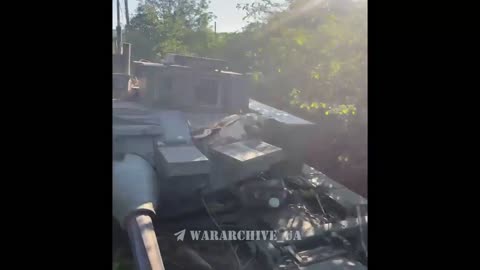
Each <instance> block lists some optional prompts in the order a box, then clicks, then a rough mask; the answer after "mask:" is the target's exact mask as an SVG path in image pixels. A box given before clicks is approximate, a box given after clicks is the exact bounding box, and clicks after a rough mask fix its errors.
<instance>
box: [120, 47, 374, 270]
mask: <svg viewBox="0 0 480 270" xmlns="http://www.w3.org/2000/svg"><path fill="white" fill-rule="evenodd" d="M119 48H120V46H119ZM122 51H123V52H117V53H116V54H115V55H114V58H113V61H114V66H116V68H114V73H113V90H112V95H113V101H112V125H113V126H112V135H113V137H112V143H113V159H112V164H113V183H112V186H113V213H112V214H113V217H114V226H119V228H121V230H120V232H119V233H118V235H116V236H114V238H115V239H118V238H119V237H121V235H122V234H125V235H127V236H128V238H127V239H128V241H127V243H130V251H131V254H132V258H134V260H133V261H135V266H136V267H137V268H138V269H142V270H143V269H168V270H174V269H220V270H225V269H242V270H244V269H245V270H246V269H251V270H254V269H265V270H267V269H268V270H270V269H271V270H273V269H292V270H293V269H295V270H299V269H302V270H322V269H324V270H327V269H332V270H333V269H338V270H340V269H366V268H367V266H366V265H367V258H368V256H367V254H368V252H367V250H368V249H367V244H368V241H367V234H368V230H367V229H368V226H367V224H368V213H367V200H366V199H365V198H363V197H361V196H359V195H358V194H356V193H354V192H352V191H351V190H349V189H348V188H346V187H345V186H343V185H341V184H340V183H338V182H336V181H334V180H332V179H330V178H329V177H328V176H326V175H325V174H323V173H322V172H320V171H317V170H316V169H314V168H312V167H310V166H308V165H306V164H305V161H304V160H305V152H306V149H308V147H309V144H310V143H311V141H312V140H311V139H312V138H313V137H314V136H315V134H316V132H318V130H319V129H321V126H317V125H316V124H315V123H312V122H309V121H306V120H304V119H301V118H299V117H296V116H294V115H292V114H289V113H287V112H285V111H281V110H278V109H276V108H273V107H271V106H268V105H266V104H263V103H261V102H259V101H257V100H254V99H251V98H250V96H251V95H250V93H249V91H250V89H251V87H250V78H249V76H248V75H244V74H240V73H235V72H232V71H228V70H227V63H225V62H224V61H222V60H218V59H208V58H200V57H191V56H184V55H175V54H169V55H166V56H165V57H164V60H163V61H161V62H160V63H152V62H146V61H136V62H131V61H130V45H129V44H123V47H122ZM131 64H132V65H131ZM130 65H131V67H130ZM115 239H114V240H115Z"/></svg>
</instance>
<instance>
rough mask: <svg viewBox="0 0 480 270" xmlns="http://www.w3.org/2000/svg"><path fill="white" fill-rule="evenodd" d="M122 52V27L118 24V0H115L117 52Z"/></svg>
mask: <svg viewBox="0 0 480 270" xmlns="http://www.w3.org/2000/svg"><path fill="white" fill-rule="evenodd" d="M121 52H122V27H121V26H120V0H117V53H118V54H121Z"/></svg>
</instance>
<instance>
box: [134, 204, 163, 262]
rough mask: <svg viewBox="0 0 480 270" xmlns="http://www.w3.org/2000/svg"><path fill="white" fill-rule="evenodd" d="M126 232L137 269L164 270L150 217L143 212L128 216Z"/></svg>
mask: <svg viewBox="0 0 480 270" xmlns="http://www.w3.org/2000/svg"><path fill="white" fill-rule="evenodd" d="M127 232H128V236H129V238H130V244H131V245H132V252H133V255H134V257H135V260H136V263H137V266H138V269H139V270H165V266H164V265H163V260H162V255H161V254H160V248H159V247H158V242H157V236H156V235H155V230H154V228H153V223H152V219H151V217H150V216H149V215H147V214H144V213H138V214H136V215H133V216H131V217H129V218H128V219H127Z"/></svg>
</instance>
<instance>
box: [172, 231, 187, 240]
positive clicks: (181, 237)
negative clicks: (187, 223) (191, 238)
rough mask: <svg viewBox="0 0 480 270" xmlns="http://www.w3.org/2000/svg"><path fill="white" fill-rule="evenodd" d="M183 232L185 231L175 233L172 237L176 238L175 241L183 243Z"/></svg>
mask: <svg viewBox="0 0 480 270" xmlns="http://www.w3.org/2000/svg"><path fill="white" fill-rule="evenodd" d="M185 231H186V229H183V230H181V231H179V232H176V233H175V234H174V235H175V236H176V237H177V241H183V238H184V237H185Z"/></svg>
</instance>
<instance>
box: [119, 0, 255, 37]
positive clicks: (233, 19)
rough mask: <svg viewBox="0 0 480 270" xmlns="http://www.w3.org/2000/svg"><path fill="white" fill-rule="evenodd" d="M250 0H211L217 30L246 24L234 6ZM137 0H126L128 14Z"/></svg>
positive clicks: (122, 19) (221, 30) (235, 29)
mask: <svg viewBox="0 0 480 270" xmlns="http://www.w3.org/2000/svg"><path fill="white" fill-rule="evenodd" d="M247 2H252V0H211V3H210V11H211V12H213V13H214V14H215V15H216V16H217V18H216V19H215V21H216V22H217V32H234V31H240V30H241V29H242V27H243V26H245V25H246V23H245V22H243V20H242V18H243V16H245V13H243V12H242V11H241V10H238V9H237V8H236V6H237V3H247ZM123 3H124V0H121V1H120V10H121V12H122V13H121V18H120V22H121V23H122V24H124V23H125V16H124V15H123V14H124V13H123V12H124V11H125V9H124V4H123ZM116 4H117V1H116V0H113V13H112V17H113V21H112V25H113V26H114V27H115V26H116V25H117V16H116ZM137 4H138V0H128V9H129V13H130V15H132V14H133V13H134V12H135V9H136V8H137Z"/></svg>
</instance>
